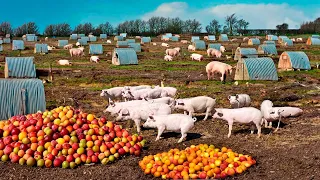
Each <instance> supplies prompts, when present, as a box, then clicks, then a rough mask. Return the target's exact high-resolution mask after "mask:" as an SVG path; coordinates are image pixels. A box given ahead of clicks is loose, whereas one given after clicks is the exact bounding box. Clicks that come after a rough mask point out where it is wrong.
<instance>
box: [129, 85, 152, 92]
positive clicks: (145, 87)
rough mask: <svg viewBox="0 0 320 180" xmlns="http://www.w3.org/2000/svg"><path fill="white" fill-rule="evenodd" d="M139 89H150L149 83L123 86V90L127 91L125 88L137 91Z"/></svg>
mask: <svg viewBox="0 0 320 180" xmlns="http://www.w3.org/2000/svg"><path fill="white" fill-rule="evenodd" d="M140 89H151V86H149V85H140V86H124V87H123V92H124V91H127V90H131V91H137V90H140Z"/></svg>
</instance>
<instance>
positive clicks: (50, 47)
mask: <svg viewBox="0 0 320 180" xmlns="http://www.w3.org/2000/svg"><path fill="white" fill-rule="evenodd" d="M47 47H48V51H52V50H53V49H56V48H55V47H54V46H47Z"/></svg>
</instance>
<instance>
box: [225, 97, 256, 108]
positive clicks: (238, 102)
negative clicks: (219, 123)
mask: <svg viewBox="0 0 320 180" xmlns="http://www.w3.org/2000/svg"><path fill="white" fill-rule="evenodd" d="M228 99H229V101H230V104H231V107H232V108H242V107H249V106H250V103H251V99H250V96H249V95H248V94H236V95H235V96H228Z"/></svg>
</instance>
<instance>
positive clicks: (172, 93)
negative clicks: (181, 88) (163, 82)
mask: <svg viewBox="0 0 320 180" xmlns="http://www.w3.org/2000/svg"><path fill="white" fill-rule="evenodd" d="M154 88H155V89H162V90H165V91H166V92H167V93H168V96H170V97H174V96H175V95H176V94H177V88H174V87H160V86H155V87H154Z"/></svg>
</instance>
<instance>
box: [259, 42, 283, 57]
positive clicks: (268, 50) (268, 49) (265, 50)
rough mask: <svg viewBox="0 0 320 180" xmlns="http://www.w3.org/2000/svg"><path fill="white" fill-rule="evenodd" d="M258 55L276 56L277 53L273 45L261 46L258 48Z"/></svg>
mask: <svg viewBox="0 0 320 180" xmlns="http://www.w3.org/2000/svg"><path fill="white" fill-rule="evenodd" d="M258 53H259V54H273V55H277V54H278V51H277V48H276V46H275V45H274V44H261V45H260V46H259V47H258Z"/></svg>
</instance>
